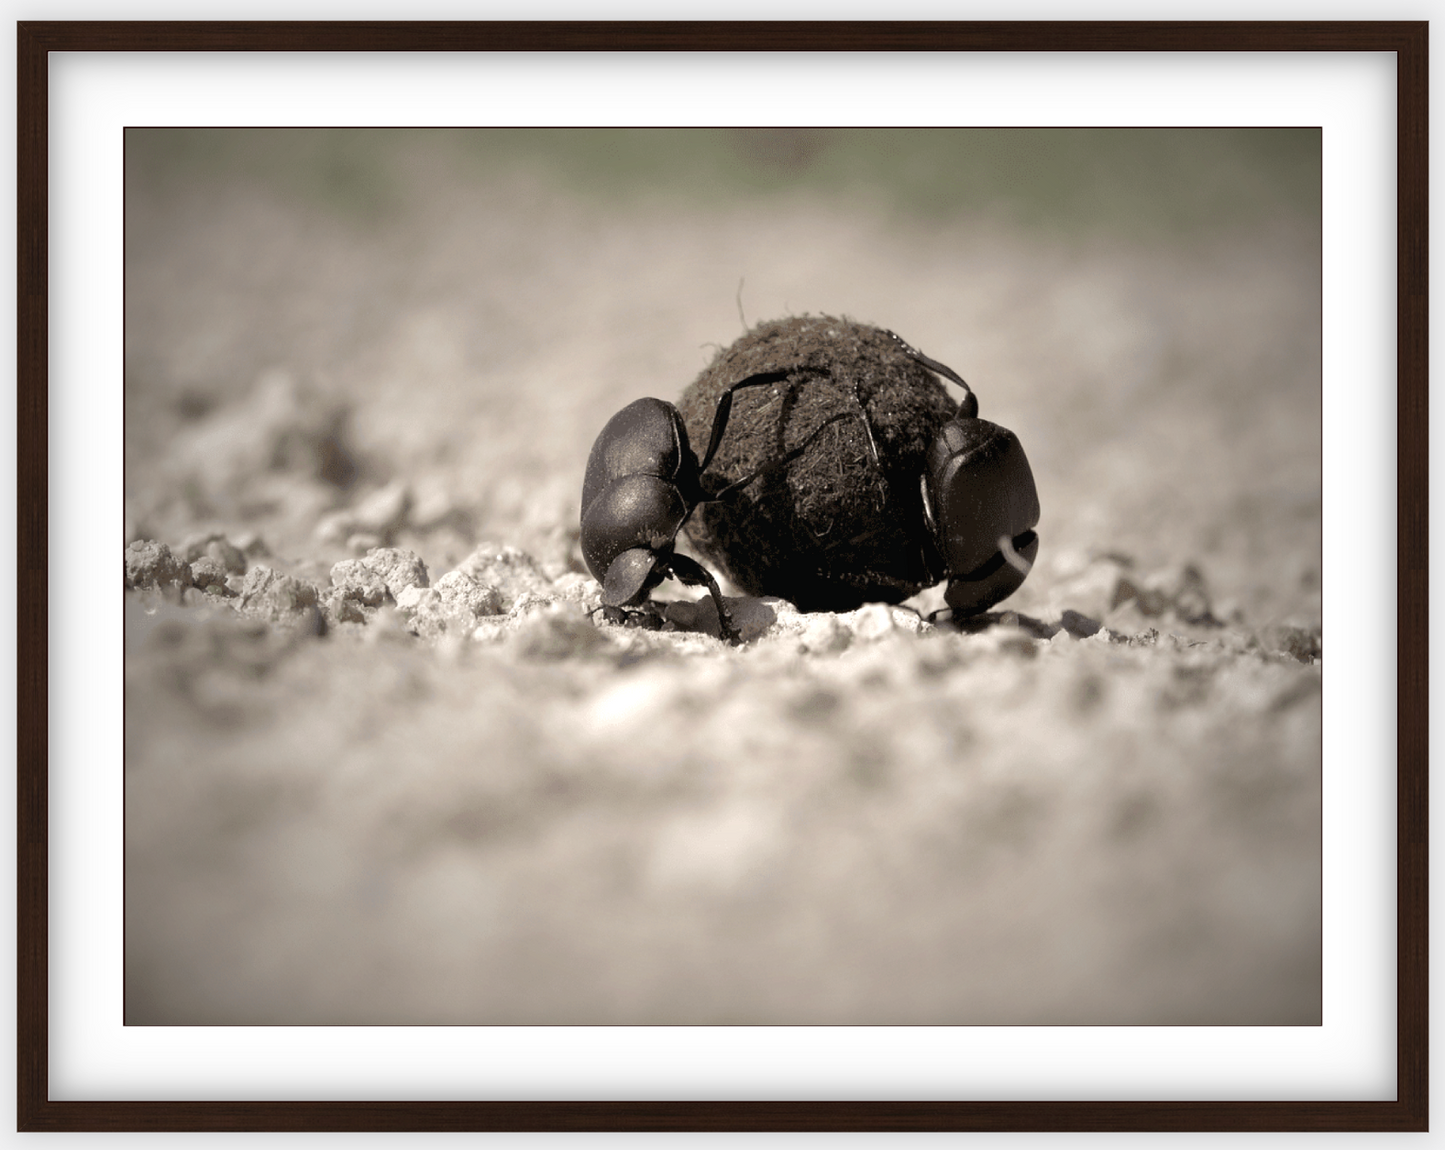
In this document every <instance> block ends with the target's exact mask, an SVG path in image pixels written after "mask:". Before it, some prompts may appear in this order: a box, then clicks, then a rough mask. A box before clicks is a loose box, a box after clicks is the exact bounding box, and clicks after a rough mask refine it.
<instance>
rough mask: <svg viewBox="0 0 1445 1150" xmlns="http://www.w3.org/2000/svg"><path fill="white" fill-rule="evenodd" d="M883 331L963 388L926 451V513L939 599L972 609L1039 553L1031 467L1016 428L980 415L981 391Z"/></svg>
mask: <svg viewBox="0 0 1445 1150" xmlns="http://www.w3.org/2000/svg"><path fill="white" fill-rule="evenodd" d="M887 334H888V335H890V336H892V337H893V338H894V339H895V340H896V341H897V342H898V344H899V346H900V347H902V349H903V350H904V351H905V352H906V353H907V354H908V355H910V356H912V357H913V358H914V359H916V360H917V361H918V362H919V363H921V364H923V366H924V367H926V368H928V369H929V370H930V371H934V372H937V373H938V374H939V375H942V376H944V377H946V378H948V379H951V380H953V382H955V383H957V384H958V385H959V386H960V387H962V388H963V389H964V398H963V402H961V403H960V404H959V405H958V413H957V414H956V415H955V416H954V417H953V419H952V420H950V421H949V422H948V423H945V424H944V425H943V427H942V428H941V429H940V430H939V432H938V434H937V435H936V436H935V437H934V439H933V442H932V443H931V444H929V447H928V454H927V455H926V456H925V457H924V473H923V480H922V490H923V515H924V521H925V523H926V524H927V526H928V530H929V533H930V534H931V536H932V538H933V544H934V547H935V548H936V549H937V553H938V556H939V560H940V562H941V571H940V575H941V576H942V577H946V578H947V579H948V590H947V592H946V593H945V595H944V601H945V602H946V603H947V604H948V605H949V607H951V608H952V609H953V612H954V614H955V615H958V616H965V615H977V614H979V613H981V612H983V611H987V610H988V609H989V608H990V607H992V606H993V605H994V604H996V603H999V602H1001V601H1002V600H1004V599H1006V598H1008V597H1009V596H1010V595H1012V594H1013V593H1014V592H1015V591H1017V590H1018V589H1019V587H1020V586H1021V585H1022V584H1023V581H1024V578H1025V577H1026V576H1027V575H1028V573H1029V569H1030V568H1031V567H1032V566H1033V563H1034V558H1035V557H1036V556H1037V555H1038V552H1039V537H1038V535H1037V534H1036V533H1035V531H1034V530H1033V529H1034V527H1036V526H1037V525H1038V522H1039V494H1038V489H1037V488H1036V487H1035V485H1034V474H1033V470H1032V469H1031V468H1030V467H1029V461H1028V458H1027V457H1026V456H1025V455H1024V449H1023V445H1022V444H1020V443H1019V440H1018V436H1016V435H1015V434H1014V433H1013V432H1012V431H1009V430H1008V429H1007V428H1004V427H1000V426H999V425H998V424H996V423H990V422H989V421H988V420H986V419H979V418H978V399H977V397H976V396H975V395H974V394H973V391H972V389H971V388H969V386H968V384H966V383H964V381H963V380H962V379H960V378H959V376H958V374H957V373H956V372H954V371H953V370H952V369H951V368H948V367H945V366H944V365H943V364H941V363H938V362H937V361H935V360H932V359H929V358H928V357H927V356H926V355H924V354H923V353H922V352H920V351H918V350H916V349H915V348H912V347H910V346H909V345H908V344H907V343H905V342H904V341H903V340H902V339H900V338H899V337H898V336H897V335H896V334H894V333H893V332H891V331H890V332H888V333H887Z"/></svg>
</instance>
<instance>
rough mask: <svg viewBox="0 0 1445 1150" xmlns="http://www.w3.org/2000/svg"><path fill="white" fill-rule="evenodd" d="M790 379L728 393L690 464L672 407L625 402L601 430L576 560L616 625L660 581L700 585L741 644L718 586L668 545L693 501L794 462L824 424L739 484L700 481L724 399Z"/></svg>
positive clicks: (765, 375)
mask: <svg viewBox="0 0 1445 1150" xmlns="http://www.w3.org/2000/svg"><path fill="white" fill-rule="evenodd" d="M789 374H790V373H789V372H786V371H765V372H758V373H756V374H753V375H750V376H748V377H747V378H746V379H743V380H740V381H738V382H737V383H734V384H732V385H731V386H729V387H728V388H727V389H726V390H725V391H724V392H723V393H722V395H721V396H720V398H719V399H718V403H717V408H716V410H715V412H714V414H713V423H712V435H711V438H710V439H709V441H708V446H707V453H706V454H705V455H704V456H703V458H702V462H701V463H699V462H698V459H697V456H696V454H695V453H694V452H693V449H692V445H691V444H690V443H689V441H688V435H687V427H686V426H685V425H684V423H683V421H682V416H681V415H680V414H679V413H678V410H677V408H676V407H674V406H673V405H672V404H670V403H668V402H666V401H665V400H661V399H651V398H644V399H638V400H634V401H633V402H632V403H629V404H628V405H627V406H626V407H624V408H623V409H622V410H621V411H619V412H618V413H617V414H616V415H614V416H613V417H612V418H611V419H610V420H608V421H607V425H606V426H605V427H603V429H602V431H601V433H600V434H599V435H598V436H597V440H596V442H595V443H593V445H592V452H591V454H590V455H589V456H588V457H587V471H586V474H585V476H584V478H583V481H582V525H581V543H582V558H583V559H584V560H585V561H586V563H587V569H588V570H589V571H591V572H592V576H593V578H595V579H596V580H597V581H598V582H599V583H601V584H602V607H603V611H604V613H605V615H606V617H607V618H609V619H612V620H614V621H619V620H620V619H622V618H623V617H625V615H626V613H627V612H626V609H627V608H632V607H638V606H640V605H641V604H642V603H644V602H645V601H646V599H647V596H648V594H649V592H651V590H652V589H653V588H654V587H656V586H657V585H658V584H659V583H661V582H662V580H663V579H665V578H667V577H668V576H669V575H670V576H672V577H673V578H674V579H677V580H678V581H679V582H680V583H683V584H684V585H686V586H690V587H698V586H703V587H706V588H707V589H708V593H709V594H710V595H711V596H712V601H713V604H714V605H715V606H716V608H717V615H718V627H719V630H720V631H721V633H722V637H723V638H724V639H725V640H726V641H727V642H729V643H732V644H734V645H736V644H737V643H739V642H741V637H740V636H739V634H738V631H737V628H736V627H734V626H733V621H732V615H731V613H730V612H729V611H728V608H727V605H726V604H725V603H724V602H723V598H722V592H721V591H720V590H719V589H718V585H717V580H715V579H714V578H713V577H712V574H711V573H710V572H709V571H708V570H707V568H706V567H704V566H702V564H700V563H698V562H697V561H696V560H695V559H692V558H689V557H688V556H686V555H679V554H678V553H677V552H676V551H675V550H674V546H675V544H676V542H677V533H678V532H679V531H680V530H682V527H683V524H684V523H686V522H687V519H688V516H690V515H691V514H692V513H693V511H694V510H695V509H696V508H697V506H698V505H699V504H702V503H708V502H716V501H719V500H722V499H726V498H727V497H728V496H730V495H732V494H733V493H734V492H737V491H741V490H742V489H743V488H745V487H747V486H748V484H750V483H752V482H753V481H754V480H756V479H758V478H759V477H760V476H762V475H765V474H768V473H770V472H772V471H775V470H777V469H780V468H782V467H784V466H786V465H787V464H788V463H790V462H791V461H792V460H794V459H796V458H797V457H798V455H800V454H801V453H802V452H803V451H804V450H805V449H806V448H807V447H808V446H809V445H811V443H812V442H813V439H814V438H815V437H816V435H817V433H818V432H819V431H821V430H822V429H823V427H824V426H826V425H827V424H830V423H833V422H835V421H836V420H837V418H839V417H837V416H835V417H833V418H831V419H828V420H826V421H824V423H823V424H820V425H819V427H818V428H816V429H815V430H814V432H813V433H812V435H810V436H809V437H808V438H807V439H806V440H805V441H804V442H803V443H802V444H801V445H799V446H798V447H796V448H794V449H793V450H792V451H790V452H788V453H787V454H785V455H783V456H782V457H780V458H779V459H777V460H775V461H774V462H772V463H770V464H769V465H768V466H766V467H764V468H761V469H760V470H758V471H756V472H754V473H753V474H751V475H748V476H746V477H745V478H742V479H739V480H737V481H736V482H734V483H730V484H728V485H727V486H726V487H724V488H723V489H722V490H720V491H718V492H716V493H714V494H708V493H707V492H705V491H704V490H703V487H702V474H703V472H705V471H706V470H707V468H708V464H710V463H711V462H712V459H713V456H714V455H715V454H717V449H718V445H719V444H720V443H721V442H722V438H723V433H724V432H725V431H726V430H727V424H728V416H729V413H730V412H731V410H732V401H733V395H734V394H735V393H737V392H739V391H741V390H743V389H744V388H749V387H760V386H763V385H766V384H771V383H779V382H782V381H783V380H785V379H787V378H788V376H789Z"/></svg>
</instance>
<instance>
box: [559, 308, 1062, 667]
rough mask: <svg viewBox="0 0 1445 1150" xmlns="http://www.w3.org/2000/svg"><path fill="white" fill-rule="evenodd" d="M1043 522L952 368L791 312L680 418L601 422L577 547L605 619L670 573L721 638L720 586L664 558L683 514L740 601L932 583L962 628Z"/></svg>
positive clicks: (621, 415) (998, 433)
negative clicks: (742, 595)
mask: <svg viewBox="0 0 1445 1150" xmlns="http://www.w3.org/2000/svg"><path fill="white" fill-rule="evenodd" d="M936 376H943V377H944V378H946V379H949V380H952V381H953V382H954V383H956V384H957V385H958V386H960V387H961V388H963V390H964V397H963V400H962V401H961V402H960V403H958V404H957V405H955V404H954V403H953V401H952V400H951V399H950V398H949V397H948V394H947V392H946V391H945V390H944V388H943V386H942V384H940V383H939V381H938V379H937V378H936ZM763 389H766V390H763ZM735 405H738V413H737V417H736V418H733V412H734V406H735ZM730 429H732V434H731V435H730V434H729V432H730ZM704 432H706V434H707V436H708V439H707V450H706V452H705V453H704V454H703V456H702V458H701V460H699V458H698V456H697V454H696V452H695V451H694V450H693V447H692V443H693V441H694V439H696V441H697V442H698V443H701V442H702V439H701V436H702V435H703V434H704ZM714 464H716V465H717V466H716V468H714ZM749 488H751V489H752V490H751V493H749ZM1038 519H1039V500H1038V494H1037V492H1036V491H1035V490H1034V478H1033V473H1032V472H1031V471H1030V470H1029V464H1028V460H1027V459H1026V458H1025V457H1024V452H1023V448H1022V446H1020V444H1019V442H1018V439H1017V437H1016V436H1014V434H1013V432H1011V431H1008V430H1007V429H1005V428H1002V427H999V426H998V425H997V424H993V423H989V422H988V421H986V420H982V419H979V418H978V400H977V398H976V397H975V396H974V394H973V392H972V391H971V390H970V389H969V386H968V384H966V383H965V382H964V381H963V379H962V378H960V377H959V375H958V374H957V373H956V372H954V371H953V369H952V368H949V367H945V366H944V365H943V364H941V363H938V362H937V361H936V360H932V359H929V358H928V356H926V355H924V354H923V353H922V352H920V351H919V350H918V349H917V348H914V347H910V346H909V345H908V344H906V343H904V342H903V340H902V339H901V338H899V337H898V336H897V335H895V334H894V333H893V332H891V331H888V330H886V329H882V328H874V327H869V326H867V325H865V324H858V323H853V322H852V321H851V320H839V319H834V318H833V317H831V316H820V317H817V318H813V317H809V316H804V317H802V318H794V319H787V320H778V321H774V322H772V323H766V324H760V325H759V326H758V327H756V328H754V329H753V330H752V331H751V332H749V333H748V334H747V335H745V336H744V337H743V338H742V339H741V340H739V341H738V342H737V343H736V344H734V345H733V346H732V347H731V348H729V349H728V350H727V351H726V352H723V353H722V354H721V355H720V356H719V357H718V359H717V360H716V361H715V362H714V363H713V364H712V366H711V367H709V368H708V369H707V370H706V371H704V372H703V374H702V376H701V377H700V378H699V379H698V380H697V382H695V383H694V384H693V385H692V387H691V388H689V389H688V392H687V394H686V395H684V396H683V407H682V409H681V410H679V409H678V408H677V407H674V406H673V405H672V404H670V403H668V402H667V401H666V400H661V399H639V400H636V401H634V402H633V403H630V404H628V406H626V407H624V408H623V409H622V410H621V411H619V412H618V413H617V414H616V415H614V416H613V417H612V418H611V419H610V420H609V421H608V422H607V425H606V426H605V427H604V428H603V429H602V432H601V434H599V435H598V437H597V440H596V442H594V443H593V445H592V452H591V454H590V455H589V457H588V460H587V472H586V476H585V478H584V480H583V484H582V517H581V523H580V538H581V543H582V556H583V559H584V560H585V561H586V563H587V568H588V570H589V571H591V572H592V574H593V576H594V577H595V578H596V579H597V581H598V582H599V583H600V584H601V585H602V595H601V599H602V602H601V605H600V607H599V609H600V610H602V611H603V612H604V613H605V615H606V616H607V617H608V618H609V619H612V620H613V621H624V620H631V621H634V622H635V621H636V620H637V619H638V618H641V617H643V616H644V615H645V611H633V610H631V609H632V608H645V607H646V602H647V597H648V594H649V592H650V591H651V590H652V589H653V588H654V587H656V586H657V584H658V583H659V582H661V581H662V580H663V579H666V578H674V579H677V580H678V581H680V582H682V583H684V584H686V585H688V586H693V587H706V588H707V590H708V594H709V595H711V596H712V601H713V604H714V605H715V606H716V608H717V615H718V629H719V633H720V635H721V637H722V638H723V639H725V640H727V641H728V642H731V643H734V644H736V643H739V642H741V636H740V634H739V633H738V630H737V628H736V627H734V626H733V622H732V617H731V615H730V613H729V611H728V608H727V604H726V603H725V602H724V601H723V597H722V593H721V591H720V590H719V589H718V585H717V580H716V579H714V578H713V576H712V574H711V573H710V572H709V571H708V569H707V568H706V567H704V566H702V565H701V564H699V563H698V562H697V561H696V560H694V559H692V558H690V557H688V556H686V555H683V554H680V553H678V552H677V550H676V541H677V534H678V532H679V531H680V530H681V529H682V528H683V526H684V525H685V524H688V523H689V522H691V523H692V525H693V526H692V527H691V528H690V530H689V534H690V535H691V537H692V539H693V542H694V543H695V544H696V545H697V546H698V547H699V549H700V550H702V551H703V552H704V554H705V555H707V556H708V558H709V559H710V560H711V561H712V562H714V563H716V564H718V565H719V566H722V567H723V568H724V569H725V570H726V571H727V572H728V573H729V574H730V575H731V576H732V577H733V579H734V580H735V581H736V582H737V583H738V584H740V585H741V586H742V587H743V588H744V589H745V590H748V591H750V592H752V593H753V594H755V595H778V596H782V597H785V598H788V599H791V600H792V601H793V602H794V603H796V604H797V605H798V607H800V608H801V609H803V610H805V611H821V610H850V609H852V608H854V607H857V606H859V605H861V604H862V603H865V602H869V601H882V602H889V603H896V602H898V601H900V600H902V599H906V598H907V597H908V596H910V595H912V594H915V593H916V592H918V591H920V590H922V589H923V588H924V587H926V586H930V585H932V584H934V583H937V582H938V581H939V580H940V579H943V578H947V579H948V590H947V592H946V594H945V601H946V602H947V603H948V605H949V607H950V608H951V609H952V610H953V613H954V614H955V615H960V616H962V615H970V614H977V613H978V612H980V611H986V610H987V609H988V608H989V607H991V606H993V605H994V604H995V603H997V602H999V601H1000V600H1001V599H1004V598H1005V597H1007V596H1008V595H1010V594H1012V593H1013V592H1014V591H1015V590H1016V589H1017V588H1018V586H1019V584H1021V583H1022V582H1023V580H1024V577H1025V576H1026V575H1027V574H1028V572H1029V568H1030V567H1031V565H1032V563H1033V559H1034V556H1035V554H1037V551H1038V537H1037V536H1036V535H1035V534H1034V531H1033V528H1034V525H1035V524H1036V523H1037V522H1038Z"/></svg>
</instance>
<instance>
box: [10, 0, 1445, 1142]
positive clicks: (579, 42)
mask: <svg viewBox="0 0 1445 1150" xmlns="http://www.w3.org/2000/svg"><path fill="white" fill-rule="evenodd" d="M17 33H18V35H17V40H18V68H17V78H18V131H17V137H18V174H19V188H18V232H17V255H18V277H19V278H18V293H17V309H18V316H17V320H18V334H17V373H18V375H17V436H18V445H17V456H18V473H17V480H18V533H19V539H18V547H19V565H18V566H19V579H18V586H17V588H16V590H17V600H18V607H17V644H18V648H17V650H18V670H17V691H18V699H17V701H18V711H17V714H18V745H17V814H18V827H17V852H18V853H17V870H18V882H17V889H18V907H17V914H18V922H17V927H18V955H17V965H18V986H17V995H18V998H17V1068H18V1073H17V1080H18V1081H17V1091H18V1093H17V1124H18V1128H19V1129H20V1130H22V1131H29V1130H73V1131H80V1130H94V1131H112V1130H114V1131H122V1130H396V1131H402V1130H408V1131H409V1130H519V1131H520V1130H557V1131H561V1130H674V1131H681V1130H859V1131H885V1130H886V1131H893V1130H1037V1131H1052V1130H1077V1131H1089V1130H1381V1131H1383V1130H1401V1131H1409V1130H1425V1129H1427V1128H1428V1122H1429V1108H1428V1073H1427V1072H1428V885H1427V884H1428V810H1429V791H1428V773H1427V772H1428V712H1427V706H1428V700H1427V689H1428V662H1427V654H1426V652H1427V642H1428V635H1427V628H1428V621H1429V620H1428V604H1429V592H1428V582H1427V575H1428V556H1429V528H1428V522H1427V511H1428V503H1427V480H1428V465H1429V461H1428V447H1429V434H1428V430H1427V428H1428V370H1427V369H1428V335H1429V333H1428V302H1429V296H1428V287H1429V265H1428V252H1429V243H1428V240H1429V231H1428V224H1429V212H1428V201H1427V190H1428V163H1427V161H1428V142H1427V128H1428V104H1427V101H1428V25H1427V24H1425V23H1423V22H1418V23H1386V22H1380V23H1325V22H1308V23H1280V22H1259V23H1195V22H1190V23H1104V22H1099V23H943V22H924V23H883V22H864V21H853V22H838V23H819V22H804V21H779V22H769V23H754V22H718V21H699V22H687V23H672V22H653V21H642V22H629V23H608V22H570V23H555V22H546V23H522V22H492V23H372V22H363V23H317V22H297V23H233V22H216V23H112V22H94V23H29V22H21V23H19V25H18V28H17ZM403 50H404V51H411V52H417V51H429V50H447V51H577V52H587V51H599V50H605V51H613V52H618V51H629V52H646V51H661V50H668V51H702V50H707V51H832V52H837V51H870V52H872V51H894V52H897V51H918V52H931V51H975V52H977V51H993V52H1008V51H1030V52H1041V51H1069V52H1104V51H1110V52H1120V51H1147V52H1169V51H1190V52H1200V51H1215V52H1218V51H1235V52H1239V51H1245V52H1252V51H1267V52H1334V51H1342V52H1393V53H1395V54H1396V60H1397V84H1398V89H1397V112H1398V236H1397V243H1398V303H1399V312H1398V319H1397V323H1398V331H1397V334H1398V372H1399V374H1398V411H1399V415H1398V420H1399V424H1398V435H1399V438H1398V444H1399V459H1398V490H1399V504H1398V529H1399V553H1398V564H1399V566H1398V571H1399V575H1398V581H1399V582H1398V591H1399V617H1398V660H1399V665H1398V670H1399V680H1398V682H1399V687H1398V691H1399V694H1398V703H1397V706H1398V756H1399V757H1398V812H1397V829H1398V852H1399V853H1398V863H1397V866H1398V871H1397V877H1398V888H1397V889H1398V908H1397V909H1398V958H1397V962H1398V1000H1397V1033H1398V1050H1397V1059H1398V1061H1397V1067H1398V1076H1397V1084H1398V1085H1397V1090H1398V1097H1397V1098H1396V1100H1395V1101H1393V1102H1389V1101H1385V1102H1365V1101H1312V1102H1287V1101H1282V1102H862V1101H857V1102H855V1101H847V1102H674V1101H668V1102H661V1101H655V1102H510V1101H500V1102H384V1101H379V1102H371V1101H368V1102H189V1101H187V1102H110V1101H84V1102H77V1101H66V1102H52V1101H50V1100H49V1098H48V1091H47V1084H48V1050H49V1035H48V1008H47V1003H48V977H47V962H48V908H47V890H48V885H47V879H48V871H47V866H48V859H47V851H48V840H47V824H48V806H47V768H48V758H47V754H48V750H47V680H48V652H47V628H48V606H47V533H48V514H49V512H48V485H47V469H48V446H47V445H48V428H49V424H48V416H47V402H48V394H47V380H48V375H47V370H48V367H47V338H48V328H47V322H48V321H47V292H48V263H47V253H48V230H47V229H48V214H47V196H48V174H47V147H48V128H47V125H48V118H47V98H48V92H47V83H48V53H50V52H53V51H69V52H117V51H129V52H141V51H148V52H157V51H162V52H163V51H188V52H196V51H203V52H204V51H217V52H222V51H226V52H237V51H242V52H244V51H268V52H288V51H309V52H317V51H321V52H325V51H349V52H387V51H403Z"/></svg>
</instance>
